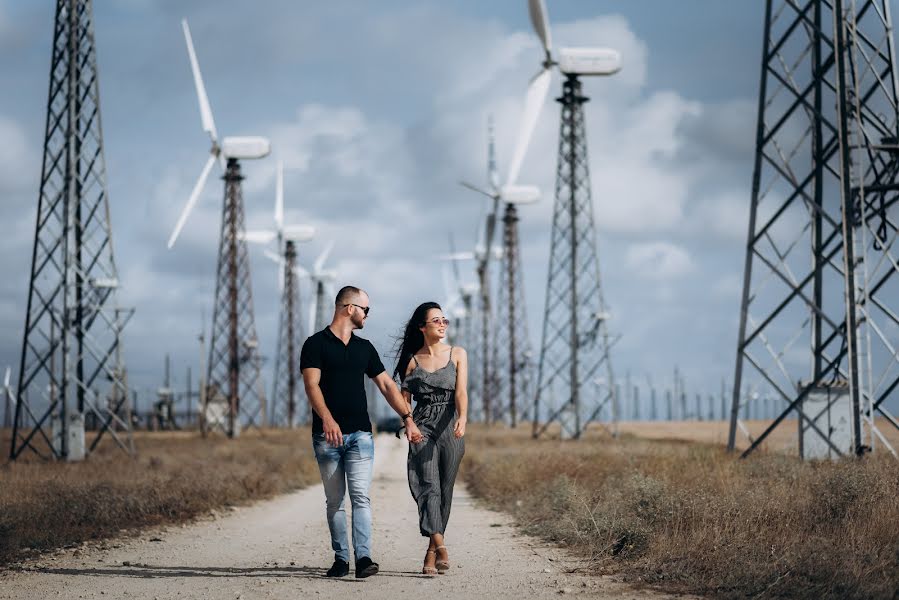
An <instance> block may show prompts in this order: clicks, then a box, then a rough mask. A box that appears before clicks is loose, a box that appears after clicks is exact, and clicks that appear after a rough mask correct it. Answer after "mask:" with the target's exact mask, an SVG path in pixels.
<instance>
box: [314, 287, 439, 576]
mask: <svg viewBox="0 0 899 600" xmlns="http://www.w3.org/2000/svg"><path fill="white" fill-rule="evenodd" d="M369 308H370V305H369V298H368V294H366V293H365V292H364V291H363V290H361V289H359V288H357V287H353V286H346V287H344V288H342V289H341V290H340V291H339V292H338V293H337V298H336V300H335V303H334V318H333V319H332V320H331V324H330V325H329V326H328V327H325V328H324V329H323V330H321V331H319V332H318V333H316V334H314V335H312V336H311V337H309V338H308V339H307V340H306V343H304V344H303V350H302V352H301V354H300V369H302V371H303V383H304V384H305V387H306V396H307V397H308V398H309V404H310V405H311V406H312V447H313V449H314V450H315V458H316V460H317V461H318V468H319V471H321V476H322V483H323V484H324V488H325V499H326V507H327V510H326V512H327V516H328V528H329V529H330V532H331V548H333V549H334V564H333V565H332V566H331V568H330V569H329V570H328V572H327V575H328V576H329V577H343V576H344V575H347V574H348V573H349V572H350V565H349V559H350V552H349V546H348V545H347V530H346V512H345V511H344V509H343V501H344V493H345V492H346V490H347V489H349V492H350V502H351V504H352V509H353V556H354V557H355V559H356V577H369V576H371V575H374V574H375V573H377V572H378V563H376V562H374V561H373V560H372V559H371V503H370V501H369V497H368V488H369V486H370V485H371V477H372V463H373V462H374V453H375V447H374V441H373V440H372V435H371V421H370V420H369V417H368V403H367V402H366V397H365V386H364V380H363V375H368V376H369V377H371V378H372V379H373V380H374V382H375V384H376V385H377V386H378V389H379V390H380V391H381V393H382V394H383V395H384V397H385V398H386V399H387V402H388V403H389V404H390V406H392V407H393V409H394V410H395V411H396V412H397V414H399V415H400V416H401V417H402V419H403V424H404V425H405V426H406V438H407V439H408V440H409V441H411V442H415V443H418V442H420V441H421V439H422V435H421V432H419V430H418V428H417V427H416V426H415V422H414V421H413V420H412V413H409V412H407V408H406V402H405V400H403V397H402V395H400V392H399V390H398V389H397V387H396V384H395V383H394V382H393V380H392V379H391V378H390V375H388V374H387V371H386V370H385V369H384V365H383V364H382V363H381V359H380V358H379V357H378V352H377V351H376V350H375V347H374V346H373V345H372V344H371V342H369V341H368V340H365V339H362V338H360V337H357V336H355V335H353V330H355V329H362V328H363V327H364V326H365V319H366V318H367V317H368V311H369Z"/></svg>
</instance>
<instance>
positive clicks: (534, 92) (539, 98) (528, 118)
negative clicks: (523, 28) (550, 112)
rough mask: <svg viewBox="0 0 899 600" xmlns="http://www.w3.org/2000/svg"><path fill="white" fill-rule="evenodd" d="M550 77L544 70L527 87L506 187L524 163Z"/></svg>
mask: <svg viewBox="0 0 899 600" xmlns="http://www.w3.org/2000/svg"><path fill="white" fill-rule="evenodd" d="M551 76H552V73H551V71H550V70H549V68H545V69H543V70H542V71H540V73H538V74H537V76H536V77H534V78H533V79H532V80H531V83H530V85H528V92H527V96H526V97H525V101H524V114H523V115H522V118H521V129H520V130H519V132H518V143H517V144H516V146H515V153H514V154H513V155H512V162H511V163H509V176H508V178H507V179H506V185H513V184H514V183H515V182H516V181H517V180H518V173H519V171H521V163H522V162H524V155H525V153H526V152H527V150H528V144H530V143H531V135H533V133H534V128H535V127H536V126H537V118H538V117H539V116H540V111H541V110H542V109H543V104H544V102H546V94H547V92H549V82H550V79H551Z"/></svg>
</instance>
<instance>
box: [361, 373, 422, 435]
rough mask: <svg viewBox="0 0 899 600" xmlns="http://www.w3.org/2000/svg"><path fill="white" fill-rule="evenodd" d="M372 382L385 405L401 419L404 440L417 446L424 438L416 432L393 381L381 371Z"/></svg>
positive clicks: (416, 429)
mask: <svg viewBox="0 0 899 600" xmlns="http://www.w3.org/2000/svg"><path fill="white" fill-rule="evenodd" d="M373 381H374V382H375V385H376V386H378V389H379V390H381V393H382V394H383V395H384V398H385V399H386V400H387V404H389V405H390V406H391V408H393V410H395V411H396V414H398V415H399V416H400V417H402V418H403V425H405V426H406V439H408V440H409V441H410V442H412V443H413V444H417V443H418V442H420V441H421V440H423V439H424V436H423V435H422V434H421V432H420V431H419V430H418V426H417V425H416V424H415V421H413V420H412V414H411V413H410V412H409V405H408V404H406V400H405V398H403V396H402V395H401V394H400V391H399V390H398V389H397V387H396V384H395V383H394V382H393V379H391V378H390V375H388V374H387V371H381V373H380V374H379V375H377V376H375V377H374V379H373Z"/></svg>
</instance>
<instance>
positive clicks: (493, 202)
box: [453, 118, 540, 424]
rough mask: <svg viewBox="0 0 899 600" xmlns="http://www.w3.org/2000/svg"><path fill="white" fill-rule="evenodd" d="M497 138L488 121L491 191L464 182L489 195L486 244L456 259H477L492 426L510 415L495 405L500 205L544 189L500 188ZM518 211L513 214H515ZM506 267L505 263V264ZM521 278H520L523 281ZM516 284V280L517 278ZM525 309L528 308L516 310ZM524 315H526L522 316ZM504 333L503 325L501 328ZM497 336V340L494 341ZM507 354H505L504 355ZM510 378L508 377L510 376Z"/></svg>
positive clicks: (485, 403)
mask: <svg viewBox="0 0 899 600" xmlns="http://www.w3.org/2000/svg"><path fill="white" fill-rule="evenodd" d="M495 146H496V145H495V141H494V135H493V119H492V118H488V120H487V183H488V185H489V189H488V190H485V189H482V188H480V187H478V186H476V185H474V184H472V183H468V182H465V181H462V182H460V183H461V184H462V185H463V186H465V187H467V188H468V189H470V190H473V191H475V192H477V193H479V194H483V195H484V196H487V198H488V202H489V206H488V213H487V219H486V223H485V225H484V229H483V232H484V237H483V242H482V243H478V244H477V245H476V247H475V252H474V254H473V255H469V254H468V253H465V254H464V255H463V254H458V255H453V257H455V258H474V259H475V261H476V265H477V266H476V270H477V275H478V287H479V292H480V294H479V300H480V304H479V306H478V314H479V316H480V327H479V334H480V338H481V340H480V341H481V343H480V347H479V348H478V352H477V356H478V358H479V359H480V365H479V366H480V369H479V371H480V373H479V374H480V378H481V398H482V408H483V411H484V422H486V423H488V424H489V423H490V422H491V421H493V420H494V419H496V418H500V417H502V414H503V413H505V412H506V410H507V408H508V405H507V404H505V403H503V402H501V401H500V403H499V405H494V400H496V399H499V398H500V396H499V395H498V394H499V388H500V387H501V386H502V384H501V383H500V381H501V379H503V377H504V376H503V374H501V373H500V372H499V371H498V370H497V365H496V363H495V362H494V360H493V359H496V358H498V357H499V356H500V352H499V347H498V345H497V343H498V341H499V339H497V338H495V336H496V335H497V332H496V331H494V327H493V325H494V324H493V323H492V319H493V310H494V307H493V303H492V301H491V294H490V273H489V266H490V259H491V257H492V258H496V259H503V258H504V256H505V252H503V250H499V251H496V250H495V249H494V247H493V237H494V235H495V232H496V218H497V213H498V212H499V206H500V203H502V204H504V205H505V206H506V210H507V211H508V207H509V206H510V205H514V204H529V203H532V202H536V201H537V200H538V199H539V198H540V190H538V189H537V188H536V187H534V186H532V185H516V184H515V182H514V180H513V179H511V178H510V179H509V181H508V182H507V183H506V185H502V186H501V185H500V183H499V181H500V179H499V172H498V171H497V168H496V147H495ZM514 210H515V209H514V208H513V209H512V211H513V212H514ZM504 264H505V263H504ZM519 279H520V278H519ZM513 281H514V279H513ZM516 308H520V309H521V310H523V309H524V306H523V305H522V306H520V307H516ZM503 310H504V307H499V308H498V313H500V314H501V313H502V312H503ZM522 314H523V313H522ZM500 330H502V326H501V329H500ZM492 336H493V338H494V339H491V337H492ZM500 339H502V340H504V341H509V343H511V344H512V345H513V346H514V345H515V340H510V339H509V338H508V337H505V336H504V337H503V338H500ZM502 354H504V353H502ZM506 375H507V374H506Z"/></svg>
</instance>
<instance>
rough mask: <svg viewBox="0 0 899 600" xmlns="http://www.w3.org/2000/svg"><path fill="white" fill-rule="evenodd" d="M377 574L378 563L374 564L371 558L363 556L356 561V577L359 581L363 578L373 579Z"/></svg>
mask: <svg viewBox="0 0 899 600" xmlns="http://www.w3.org/2000/svg"><path fill="white" fill-rule="evenodd" d="M377 572H378V563H376V562H374V561H373V560H372V559H370V558H369V557H367V556H363V557H362V558H360V559H359V560H357V561H356V577H357V578H358V579H362V578H363V577H371V576H372V575H374V574H375V573H377Z"/></svg>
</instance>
